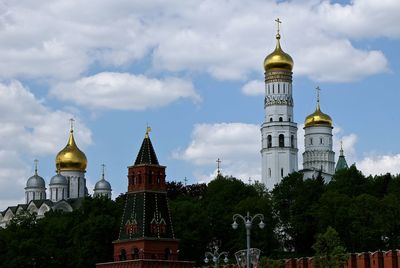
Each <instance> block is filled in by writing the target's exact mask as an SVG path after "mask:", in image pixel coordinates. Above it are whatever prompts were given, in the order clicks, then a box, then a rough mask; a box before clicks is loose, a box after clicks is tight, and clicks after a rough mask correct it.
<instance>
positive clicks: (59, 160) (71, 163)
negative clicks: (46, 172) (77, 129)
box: [56, 129, 87, 172]
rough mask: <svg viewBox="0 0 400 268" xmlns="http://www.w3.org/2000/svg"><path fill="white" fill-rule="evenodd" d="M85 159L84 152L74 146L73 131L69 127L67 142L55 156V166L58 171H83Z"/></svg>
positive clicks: (85, 164)
mask: <svg viewBox="0 0 400 268" xmlns="http://www.w3.org/2000/svg"><path fill="white" fill-rule="evenodd" d="M86 166H87V159H86V156H85V154H84V153H83V152H82V151H81V150H79V148H78V146H76V143H75V139H74V132H73V130H72V129H71V132H70V134H69V139H68V143H67V145H66V146H65V148H64V149H62V150H61V151H60V152H59V153H58V154H57V156H56V168H57V170H59V171H70V170H77V171H83V172H84V171H85V170H86Z"/></svg>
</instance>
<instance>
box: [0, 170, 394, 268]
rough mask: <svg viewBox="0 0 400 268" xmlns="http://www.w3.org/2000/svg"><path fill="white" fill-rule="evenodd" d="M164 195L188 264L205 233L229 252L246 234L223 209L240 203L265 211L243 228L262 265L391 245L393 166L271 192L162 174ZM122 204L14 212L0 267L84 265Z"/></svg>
mask: <svg viewBox="0 0 400 268" xmlns="http://www.w3.org/2000/svg"><path fill="white" fill-rule="evenodd" d="M168 195H169V198H170V200H171V201H170V207H171V213H172V219H173V222H174V231H175V234H176V236H177V237H178V238H180V239H181V240H180V253H179V254H180V257H181V259H184V260H196V261H197V263H198V264H201V263H202V260H203V259H204V252H205V251H208V248H207V245H209V243H210V242H212V241H219V243H220V251H223V250H224V251H228V252H229V258H230V259H231V261H234V260H233V258H234V257H233V254H234V253H235V252H236V251H237V250H239V249H243V248H245V245H246V236H245V229H244V226H243V222H241V221H238V224H239V228H238V229H237V230H233V229H232V227H231V224H232V216H233V214H235V213H240V214H242V215H244V214H246V212H247V211H249V212H250V214H251V215H254V214H255V213H262V214H264V216H265V221H264V222H265V223H266V226H265V228H264V229H262V230H261V229H260V228H258V226H257V225H254V226H253V228H252V230H251V238H252V239H251V246H252V247H257V248H260V249H261V250H262V255H263V256H264V257H268V259H267V258H263V263H269V266H271V265H272V266H274V265H275V266H276V267H279V266H281V263H280V262H278V261H272V259H280V258H285V257H291V256H293V257H294V256H311V255H314V254H316V255H317V256H320V257H321V260H324V261H336V260H337V259H335V258H336V257H337V256H336V253H335V252H340V254H342V253H343V251H347V252H361V251H375V250H378V249H382V250H384V249H395V248H399V247H400V176H391V175H390V174H386V175H381V176H375V177H371V176H370V177H365V176H364V175H363V174H362V173H361V172H360V171H358V170H357V168H356V167H355V166H351V167H350V168H349V169H347V170H342V171H339V172H337V174H335V175H334V177H333V179H332V181H331V182H330V183H329V184H325V183H324V181H323V179H322V178H315V179H306V180H303V178H302V174H300V173H293V174H291V175H289V176H287V177H285V178H284V179H283V180H282V182H281V183H280V184H278V185H276V186H275V188H274V189H273V191H271V192H268V191H266V189H265V188H264V186H263V185H262V184H259V183H256V184H253V185H248V184H245V183H243V182H242V181H241V180H238V179H235V178H232V177H223V176H219V177H218V178H216V179H214V180H213V181H211V182H210V183H209V184H208V185H205V184H194V185H188V186H184V185H182V184H181V183H175V182H171V183H169V184H168ZM122 206H123V204H122V198H117V200H116V201H111V200H107V199H98V198H95V199H92V198H87V199H85V200H84V201H83V203H82V206H81V208H80V209H77V210H75V211H74V212H72V213H61V212H58V211H56V212H49V213H47V214H46V217H45V218H44V219H40V220H36V219H35V217H34V215H30V214H21V215H19V216H18V217H16V218H14V220H13V221H12V223H11V224H10V225H9V226H8V228H6V229H3V230H0V267H33V263H35V267H38V268H39V267H94V264H95V263H96V262H103V261H110V260H112V241H113V240H115V239H116V238H117V234H118V229H119V224H120V216H121V212H122ZM257 223H258V222H257ZM324 258H325V259H324ZM326 258H328V259H326Z"/></svg>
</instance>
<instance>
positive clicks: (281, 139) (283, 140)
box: [279, 134, 285, 147]
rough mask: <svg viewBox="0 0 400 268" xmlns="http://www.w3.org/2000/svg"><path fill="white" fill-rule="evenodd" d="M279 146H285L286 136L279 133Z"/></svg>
mask: <svg viewBox="0 0 400 268" xmlns="http://www.w3.org/2000/svg"><path fill="white" fill-rule="evenodd" d="M279 147H285V136H284V135H283V134H279Z"/></svg>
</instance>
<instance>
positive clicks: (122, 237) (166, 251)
mask: <svg viewBox="0 0 400 268" xmlns="http://www.w3.org/2000/svg"><path fill="white" fill-rule="evenodd" d="M149 131H150V129H149V128H148V130H147V132H146V135H145V137H144V140H143V143H142V146H141V147H140V150H139V153H138V155H137V157H136V161H135V163H134V164H133V165H132V166H129V167H128V192H127V193H126V199H125V205H124V211H123V215H122V221H121V227H120V232H119V237H118V239H117V240H116V241H114V242H113V244H114V262H111V263H102V264H97V267H102V268H105V267H107V268H111V267H113V268H114V267H124V268H129V267H135V268H139V267H150V266H151V267H163V268H164V267H165V268H178V267H179V268H189V267H193V262H183V261H178V260H177V259H178V240H177V239H176V238H175V234H174V229H173V225H172V221H171V214H170V210H169V204H168V199H167V191H166V184H165V168H166V167H165V166H161V165H160V164H159V163H158V159H157V156H156V153H155V151H154V148H153V145H152V143H151V140H150V137H149Z"/></svg>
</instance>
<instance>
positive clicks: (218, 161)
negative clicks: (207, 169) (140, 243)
mask: <svg viewBox="0 0 400 268" xmlns="http://www.w3.org/2000/svg"><path fill="white" fill-rule="evenodd" d="M216 162H217V175H218V176H219V175H221V170H220V164H221V162H222V161H221V159H219V158H218V159H217V161H216Z"/></svg>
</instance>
